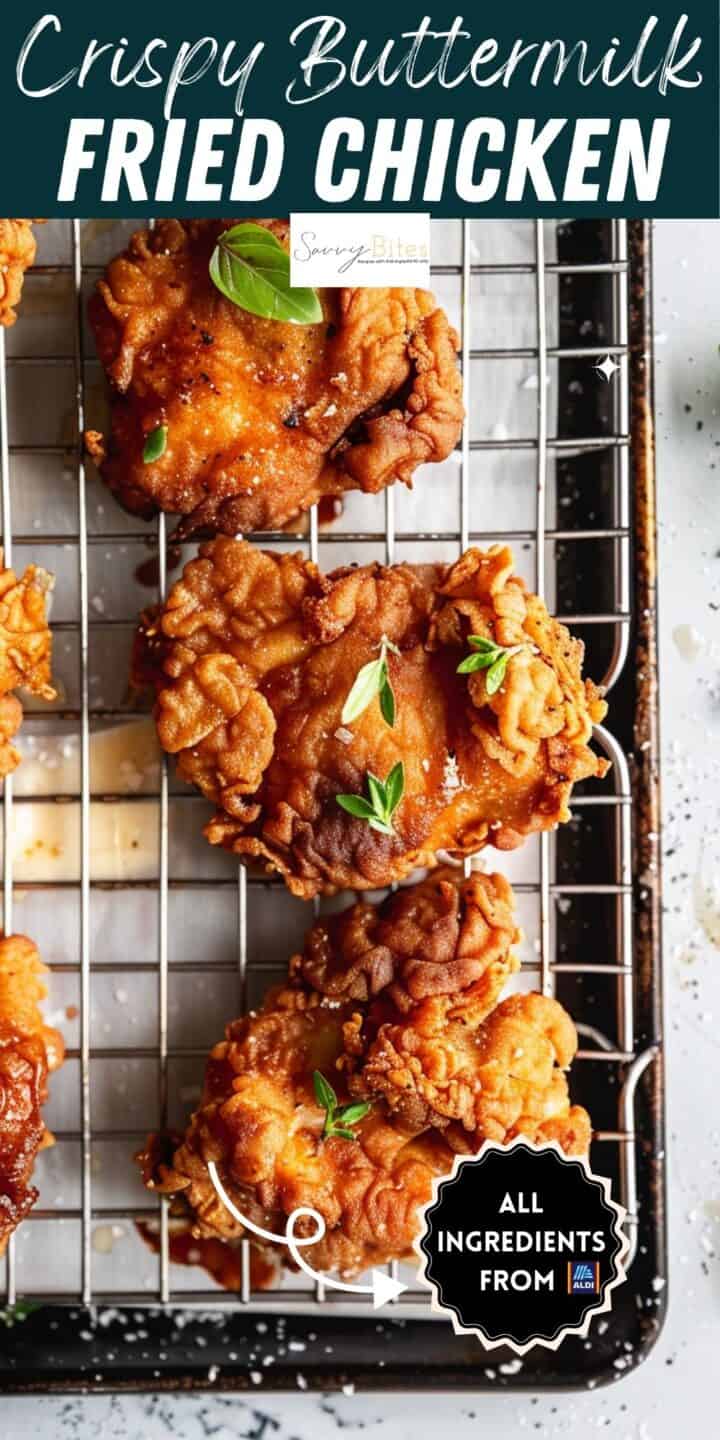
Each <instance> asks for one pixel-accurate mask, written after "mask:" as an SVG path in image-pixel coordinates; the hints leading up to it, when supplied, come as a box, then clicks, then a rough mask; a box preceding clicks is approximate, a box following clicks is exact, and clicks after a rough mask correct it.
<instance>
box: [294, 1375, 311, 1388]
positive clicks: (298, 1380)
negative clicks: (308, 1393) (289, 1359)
mask: <svg viewBox="0 0 720 1440" xmlns="http://www.w3.org/2000/svg"><path fill="white" fill-rule="evenodd" d="M295 1384H296V1385H297V1387H298V1390H307V1388H308V1382H307V1380H306V1379H305V1376H304V1375H301V1374H300V1371H299V1370H298V1373H297V1375H296V1376H295Z"/></svg>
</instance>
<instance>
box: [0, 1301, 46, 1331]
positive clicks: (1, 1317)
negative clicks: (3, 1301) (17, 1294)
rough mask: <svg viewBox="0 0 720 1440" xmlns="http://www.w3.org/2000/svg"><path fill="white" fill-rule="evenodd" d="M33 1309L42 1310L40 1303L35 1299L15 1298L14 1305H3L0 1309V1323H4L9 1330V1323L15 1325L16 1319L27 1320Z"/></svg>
mask: <svg viewBox="0 0 720 1440" xmlns="http://www.w3.org/2000/svg"><path fill="white" fill-rule="evenodd" d="M34 1310H42V1305H40V1304H39V1303H38V1301H37V1300H16V1301H15V1304H14V1305H5V1307H4V1308H2V1309H0V1325H5V1326H6V1327H7V1329H8V1330H9V1329H10V1327H11V1325H17V1323H18V1321H22V1320H27V1317H28V1315H32V1313H33V1311H34Z"/></svg>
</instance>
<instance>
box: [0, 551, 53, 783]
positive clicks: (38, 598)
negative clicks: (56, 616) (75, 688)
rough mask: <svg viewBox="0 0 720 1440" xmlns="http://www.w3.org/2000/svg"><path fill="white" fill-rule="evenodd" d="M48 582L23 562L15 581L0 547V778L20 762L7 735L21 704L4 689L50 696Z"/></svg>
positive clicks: (15, 726) (19, 717)
mask: <svg viewBox="0 0 720 1440" xmlns="http://www.w3.org/2000/svg"><path fill="white" fill-rule="evenodd" d="M51 586H52V580H51V577H50V576H49V575H48V574H47V573H46V571H44V570H39V569H38V568H37V567H36V566H35V565H29V566H28V568H27V570H26V571H25V574H24V575H23V576H22V578H21V579H20V580H18V578H17V576H16V574H15V571H14V570H3V569H2V551H0V778H2V777H3V776H5V775H9V774H10V772H11V771H12V770H14V769H15V768H16V766H17V765H18V764H19V762H20V756H19V754H18V752H17V750H16V749H15V746H14V745H13V744H12V740H13V736H14V735H15V734H16V733H17V731H18V729H19V728H20V724H21V721H22V706H21V704H20V701H19V700H18V699H17V698H16V697H15V696H14V695H13V694H11V693H10V692H11V691H13V690H15V689H16V688H18V687H19V688H21V689H23V690H30V691H32V693H33V694H34V695H39V696H41V697H42V699H44V700H53V699H54V698H55V691H54V690H53V688H52V685H51V684H50V661H51V656H52V637H51V634H50V630H49V628H48V623H47V615H46V595H47V592H48V590H49V589H50V588H51Z"/></svg>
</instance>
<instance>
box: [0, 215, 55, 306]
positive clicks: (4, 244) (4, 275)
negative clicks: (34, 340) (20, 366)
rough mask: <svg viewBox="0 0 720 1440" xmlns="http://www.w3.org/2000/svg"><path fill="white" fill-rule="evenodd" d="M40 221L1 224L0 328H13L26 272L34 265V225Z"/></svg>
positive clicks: (41, 222)
mask: <svg viewBox="0 0 720 1440" xmlns="http://www.w3.org/2000/svg"><path fill="white" fill-rule="evenodd" d="M42 224H44V221H42V220H0V325H6V326H9V325H14V324H15V321H16V320H17V311H16V310H15V306H16V305H17V303H18V301H19V299H20V296H21V295H22V287H23V280H24V278H25V271H26V270H27V269H29V267H30V266H31V265H32V264H33V263H34V260H35V251H36V249H37V244H36V241H35V236H34V234H33V230H32V227H33V225H42Z"/></svg>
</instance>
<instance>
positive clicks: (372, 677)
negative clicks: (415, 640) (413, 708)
mask: <svg viewBox="0 0 720 1440" xmlns="http://www.w3.org/2000/svg"><path fill="white" fill-rule="evenodd" d="M388 650H391V651H392V653H393V655H399V654H400V651H399V650H398V647H397V645H393V643H392V640H388V638H387V635H383V637H382V640H381V641H380V654H379V655H378V658H377V660H368V663H367V665H363V667H362V669H361V670H358V673H357V675H356V676H355V683H354V685H353V687H352V690H351V691H350V693H349V695H348V697H347V700H346V701H345V704H344V705H343V712H342V716H341V720H342V723H343V725H349V724H350V721H351V720H357V718H358V715H362V713H363V710H367V707H368V705H369V704H370V702H371V700H374V698H375V696H376V695H378V696H379V697H380V709H381V711H382V716H383V719H384V720H385V722H386V724H388V725H390V726H391V727H392V726H393V725H394V724H395V696H394V694H393V688H392V685H391V684H390V676H389V674H388V665H387V655H388Z"/></svg>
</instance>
